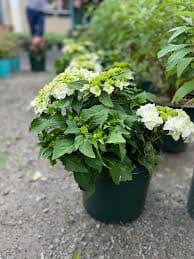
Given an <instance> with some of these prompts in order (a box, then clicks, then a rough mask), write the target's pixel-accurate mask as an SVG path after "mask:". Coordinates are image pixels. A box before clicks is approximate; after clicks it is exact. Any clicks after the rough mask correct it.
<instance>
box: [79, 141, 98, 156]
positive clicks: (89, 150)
mask: <svg viewBox="0 0 194 259" xmlns="http://www.w3.org/2000/svg"><path fill="white" fill-rule="evenodd" d="M79 151H80V152H81V153H82V154H84V155H85V156H87V157H90V158H95V154H94V151H93V147H92V145H91V144H90V143H89V142H88V141H87V140H84V143H83V145H81V146H80V147H79Z"/></svg>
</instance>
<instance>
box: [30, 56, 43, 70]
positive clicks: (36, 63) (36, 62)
mask: <svg viewBox="0 0 194 259" xmlns="http://www.w3.org/2000/svg"><path fill="white" fill-rule="evenodd" d="M29 58H30V66H31V71H33V72H41V71H45V66H46V64H45V63H46V55H45V54H43V53H41V54H39V55H38V54H37V55H34V54H32V53H30V54H29Z"/></svg>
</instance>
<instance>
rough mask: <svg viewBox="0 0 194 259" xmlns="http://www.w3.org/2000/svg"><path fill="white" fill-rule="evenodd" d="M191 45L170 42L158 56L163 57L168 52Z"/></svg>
mask: <svg viewBox="0 0 194 259" xmlns="http://www.w3.org/2000/svg"><path fill="white" fill-rule="evenodd" d="M187 46H189V44H179V45H176V44H169V45H168V46H166V47H165V48H164V49H162V50H161V51H160V52H159V53H158V58H162V57H163V56H165V55H166V54H168V53H170V52H173V51H175V50H179V49H183V48H185V47H187Z"/></svg>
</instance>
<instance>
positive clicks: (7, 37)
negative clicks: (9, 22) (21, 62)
mask: <svg viewBox="0 0 194 259" xmlns="http://www.w3.org/2000/svg"><path fill="white" fill-rule="evenodd" d="M17 51H18V41H17V37H16V35H15V34H14V33H12V32H4V33H3V34H2V36H1V38H0V59H4V58H10V57H15V56H16V55H17Z"/></svg>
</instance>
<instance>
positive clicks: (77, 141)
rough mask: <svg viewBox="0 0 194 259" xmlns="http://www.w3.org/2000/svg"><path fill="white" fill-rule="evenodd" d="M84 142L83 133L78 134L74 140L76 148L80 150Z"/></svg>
mask: <svg viewBox="0 0 194 259" xmlns="http://www.w3.org/2000/svg"><path fill="white" fill-rule="evenodd" d="M83 143H84V137H83V135H79V136H76V138H75V141H74V147H75V150H78V148H79V147H80V146H81V145H83Z"/></svg>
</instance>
